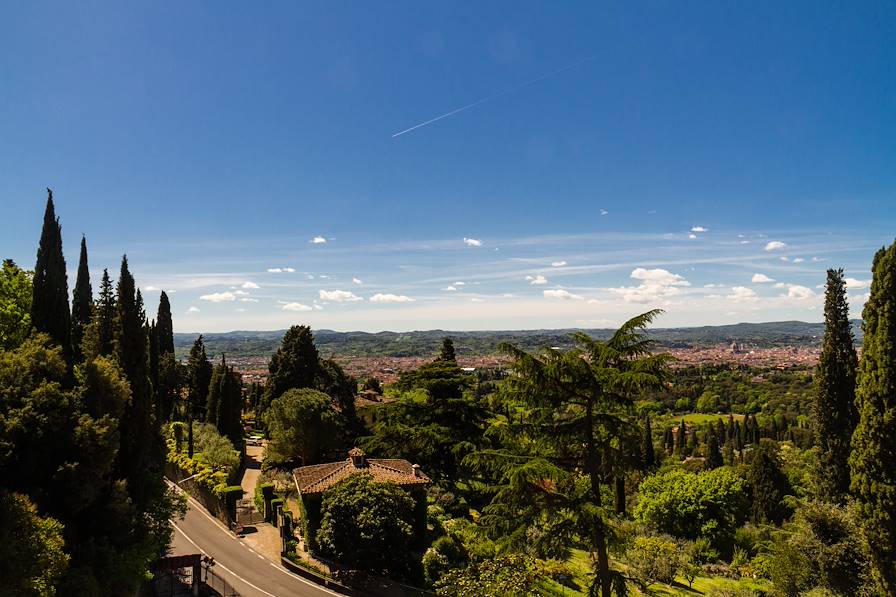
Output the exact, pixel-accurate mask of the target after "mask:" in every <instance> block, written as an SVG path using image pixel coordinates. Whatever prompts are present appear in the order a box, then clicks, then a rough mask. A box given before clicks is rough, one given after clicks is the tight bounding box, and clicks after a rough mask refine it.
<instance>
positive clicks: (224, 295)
mask: <svg viewBox="0 0 896 597" xmlns="http://www.w3.org/2000/svg"><path fill="white" fill-rule="evenodd" d="M199 300H201V301H211V302H213V303H223V302H228V301H235V300H236V295H235V294H233V293H232V292H213V293H212V294H203V295H202V296H200V297H199Z"/></svg>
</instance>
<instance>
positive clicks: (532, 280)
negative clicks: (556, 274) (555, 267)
mask: <svg viewBox="0 0 896 597" xmlns="http://www.w3.org/2000/svg"><path fill="white" fill-rule="evenodd" d="M526 279H527V280H529V284H534V285H536V286H541V285H542V284H547V283H548V279H547V278H545V277H544V276H542V275H541V274H538V275H537V276H526Z"/></svg>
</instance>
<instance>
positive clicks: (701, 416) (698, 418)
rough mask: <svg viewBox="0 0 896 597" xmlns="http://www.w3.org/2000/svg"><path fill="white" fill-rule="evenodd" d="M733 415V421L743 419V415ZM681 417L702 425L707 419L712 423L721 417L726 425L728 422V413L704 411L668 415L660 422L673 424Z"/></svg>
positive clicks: (688, 421) (686, 421) (685, 420)
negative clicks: (720, 413)
mask: <svg viewBox="0 0 896 597" xmlns="http://www.w3.org/2000/svg"><path fill="white" fill-rule="evenodd" d="M733 416H734V420H735V421H743V420H744V416H743V415H733ZM682 419H684V422H685V423H694V424H697V425H703V424H705V423H707V422H709V421H712V422H713V423H714V422H716V421H717V420H718V419H722V420H723V421H724V422H725V424H726V425H727V424H728V415H727V414H722V415H719V414H711V415H710V414H705V413H688V414H686V415H670V416H668V417H663V419H662V421H661V424H663V425H669V424H675V423H677V422H679V421H681V420H682Z"/></svg>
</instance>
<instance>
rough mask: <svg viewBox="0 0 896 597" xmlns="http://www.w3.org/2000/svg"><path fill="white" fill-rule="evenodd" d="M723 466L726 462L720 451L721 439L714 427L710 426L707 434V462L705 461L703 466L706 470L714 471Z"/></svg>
mask: <svg viewBox="0 0 896 597" xmlns="http://www.w3.org/2000/svg"><path fill="white" fill-rule="evenodd" d="M723 464H725V461H724V459H723V458H722V451H721V450H720V449H719V438H718V436H717V435H716V430H715V429H714V428H713V425H712V424H710V425H709V431H708V432H707V433H706V460H704V462H703V466H704V467H705V468H706V470H712V469H715V468H719V467H720V466H722V465H723Z"/></svg>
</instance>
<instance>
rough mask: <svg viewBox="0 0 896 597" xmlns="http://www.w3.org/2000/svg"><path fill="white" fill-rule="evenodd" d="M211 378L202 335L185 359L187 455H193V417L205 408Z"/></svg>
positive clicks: (210, 365) (209, 364) (210, 368)
mask: <svg viewBox="0 0 896 597" xmlns="http://www.w3.org/2000/svg"><path fill="white" fill-rule="evenodd" d="M211 378H212V364H211V363H210V362H209V360H208V355H207V354H206V352H205V342H203V340H202V335H201V334H200V336H199V337H198V338H197V339H196V341H195V342H194V343H193V346H192V347H191V348H190V358H189V360H188V361H187V384H188V388H187V412H186V418H187V455H188V456H189V457H190V458H192V457H193V419H194V418H196V417H197V415H201V414H202V412H203V411H204V410H205V406H206V401H207V399H208V389H209V384H210V382H211Z"/></svg>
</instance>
